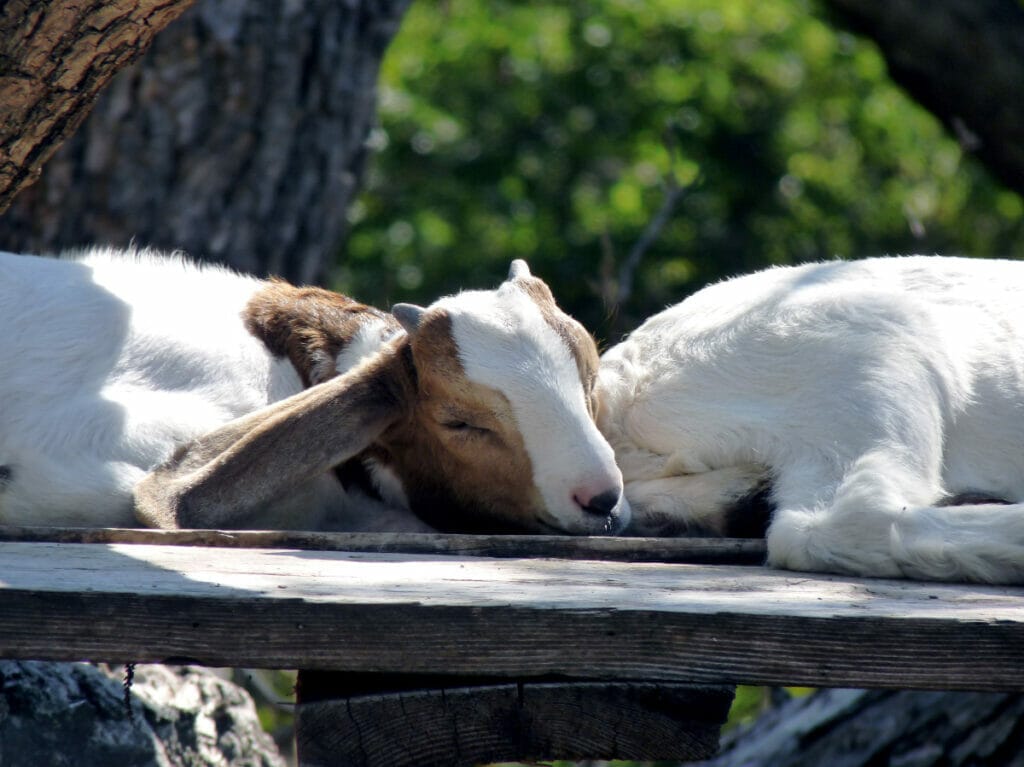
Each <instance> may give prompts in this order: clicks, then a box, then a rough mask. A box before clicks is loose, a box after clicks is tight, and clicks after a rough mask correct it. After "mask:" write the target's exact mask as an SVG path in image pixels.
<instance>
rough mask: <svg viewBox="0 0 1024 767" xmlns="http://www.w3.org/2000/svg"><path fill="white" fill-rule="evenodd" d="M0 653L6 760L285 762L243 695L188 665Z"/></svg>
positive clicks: (273, 765)
mask: <svg viewBox="0 0 1024 767" xmlns="http://www.w3.org/2000/svg"><path fill="white" fill-rule="evenodd" d="M123 674H124V669H123V668H122V667H109V668H108V667H105V666H102V665H91V664H87V663H43V662H37V661H8V660H0V765H4V767H22V766H24V767H39V766H40V765H47V766H48V767H65V766H66V767H111V765H117V766H118V767H200V765H211V766H212V765H216V767H284V765H285V761H284V760H283V759H282V757H281V755H280V754H279V753H278V750H277V747H276V746H275V745H274V742H273V740H272V739H271V738H270V736H269V735H267V734H266V733H264V732H263V731H262V729H261V728H260V725H259V720H258V719H257V716H256V709H255V706H254V705H253V702H252V699H251V698H250V697H249V695H248V693H246V692H245V691H244V690H242V689H241V688H240V687H237V686H236V685H234V684H232V683H230V682H228V681H226V680H224V679H221V678H220V677H219V676H217V675H216V674H215V673H214V672H212V671H209V670H207V669H201V668H195V667H189V666H184V667H175V666H148V665H147V666H138V667H136V669H135V679H134V683H133V685H132V688H131V703H132V712H133V716H132V717H131V718H129V715H128V712H127V710H126V708H125V704H124V689H123V685H122V679H123Z"/></svg>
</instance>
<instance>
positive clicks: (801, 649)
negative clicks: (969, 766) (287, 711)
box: [0, 536, 1024, 690]
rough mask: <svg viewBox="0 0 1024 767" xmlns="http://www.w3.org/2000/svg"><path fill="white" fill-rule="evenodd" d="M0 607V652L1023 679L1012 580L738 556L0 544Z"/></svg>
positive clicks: (630, 676)
mask: <svg viewBox="0 0 1024 767" xmlns="http://www.w3.org/2000/svg"><path fill="white" fill-rule="evenodd" d="M442 538H443V536H442ZM628 543H629V544H630V545H631V546H642V541H638V540H634V541H629V542H628ZM0 615H2V616H3V620H0V657H6V658H36V659H48V660H98V661H110V662H128V661H137V662H147V661H150V662H161V661H181V660H189V661H193V662H197V663H201V664H206V665H214V666H224V665H234V666H254V667H268V668H303V669H333V670H342V671H350V672H372V673H394V674H431V673H438V671H439V670H443V671H444V672H445V673H448V674H457V675H465V676H483V677H488V678H507V679H516V680H523V679H530V678H538V679H546V678H551V677H552V676H554V677H572V678H574V679H578V680H587V679H592V680H598V681H606V680H643V681H645V682H656V681H661V682H682V683H690V684H692V683H728V684H736V683H743V684H768V685H808V686H856V687H891V688H932V689H962V690H1024V589H1019V588H996V587H982V586H977V587H976V586H959V585H941V584H928V583H913V582H909V581H887V580H860V579H856V578H844V577H836V576H824V575H809V574H801V573H792V572H782V571H774V570H769V569H766V568H762V567H749V566H735V565H714V566H707V565H693V564H679V563H659V562H639V563H638V562H615V561H597V560H585V559H584V560H581V559H577V560H568V559H551V558H526V557H523V556H518V557H508V558H493V557H475V556H460V555H450V554H424V553H419V554H399V553H390V554H389V553H365V552H364V553H351V552H345V551H327V550H321V551H313V550H298V549H289V548H283V549H258V548H197V547H193V546H177V545H166V544H128V543H111V544H78V543H47V542H23V541H19V542H0ZM570 639H571V641H570Z"/></svg>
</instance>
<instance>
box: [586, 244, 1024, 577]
mask: <svg viewBox="0 0 1024 767" xmlns="http://www.w3.org/2000/svg"><path fill="white" fill-rule="evenodd" d="M598 397H599V400H600V403H601V407H600V413H599V417H598V422H599V426H600V428H601V429H602V431H603V433H604V434H605V436H606V437H607V438H608V439H609V441H610V442H611V444H612V446H613V447H614V448H615V451H616V457H617V460H618V462H619V465H620V467H621V469H622V471H623V475H624V478H625V482H626V497H627V498H628V500H629V503H630V505H631V507H632V512H633V520H634V521H633V527H632V531H633V532H634V533H637V534H652V533H655V534H656V533H659V532H661V533H664V532H668V533H673V534H677V533H681V532H686V531H694V530H701V531H705V532H711V533H728V532H729V531H730V529H731V526H732V525H733V524H734V523H735V522H736V519H735V516H734V514H733V511H734V506H735V504H736V501H737V500H740V499H743V498H746V497H749V496H750V495H751V494H752V493H755V494H756V493H757V491H758V490H759V488H760V487H761V485H762V483H767V487H768V493H767V495H768V497H769V498H770V500H771V503H772V505H773V506H774V507H775V509H776V510H775V512H774V516H773V519H772V521H771V526H770V528H769V530H768V552H769V563H770V564H772V565H775V566H779V567H783V568H790V569H796V570H824V571H831V572H842V573H852V574H858V575H873V576H901V575H903V576H910V577H919V578H924V579H938V580H977V581H990V582H1005V583H1011V582H1024V263H1019V262H1010V261H994V260H975V259H960V258H939V257H920V256H917V257H907V258H882V259H871V260H866V261H857V262H849V263H843V262H833V263H819V264H810V265H805V266H799V267H791V268H776V269H770V270H768V271H764V272H760V273H757V274H753V275H750V276H746V277H741V278H738V279H734V280H729V281H726V282H723V283H720V284H717V285H713V286H711V287H708V288H706V289H704V290H701V291H699V292H698V293H696V294H695V295H693V296H692V297H690V298H689V299H687V300H685V301H683V302H682V303H681V304H678V305H676V306H674V307H671V308H669V309H667V310H666V311H664V312H662V313H660V314H658V315H656V316H654V317H652V318H651V319H649V320H648V321H647V322H646V323H645V324H643V325H642V326H641V327H640V328H639V329H638V330H637V331H636V332H634V333H633V334H632V335H631V336H630V337H629V338H628V339H627V340H626V341H624V342H623V343H621V344H619V345H618V346H616V347H614V348H612V349H611V350H609V351H608V352H607V353H606V354H605V355H604V357H603V359H602V361H601V370H600V380H599V384H598Z"/></svg>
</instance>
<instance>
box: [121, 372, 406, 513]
mask: <svg viewBox="0 0 1024 767" xmlns="http://www.w3.org/2000/svg"><path fill="white" fill-rule="evenodd" d="M403 370H404V369H403V368H402V364H401V360H400V357H399V355H398V354H397V353H391V354H387V353H382V354H380V355H378V356H377V357H376V358H375V359H374V361H373V362H372V363H370V364H369V365H366V366H363V367H360V368H359V369H357V370H355V371H353V372H352V373H349V374H347V375H343V376H338V377H336V378H332V379H330V380H328V381H326V382H324V383H322V384H318V385H316V386H313V387H311V388H309V389H306V390H305V391H303V392H300V393H299V394H296V395H294V396H292V397H289V398H288V399H284V400H281V401H280V402H276V403H274V404H272V405H269V406H268V407H266V408H263V409H262V410H258V411H257V412H255V413H251V414H249V415H246V416H243V417H242V418H238V419H236V420H234V421H231V422H229V423H227V424H225V425H224V426H222V427H220V428H219V429H216V430H214V431H212V432H210V433H208V434H205V435H203V436H202V437H200V438H198V439H196V440H195V441H193V442H192V443H190V444H188V445H185V446H184V447H182V448H181V449H180V450H178V452H177V453H176V454H175V455H174V456H173V457H172V458H171V459H170V460H169V461H167V462H166V463H164V464H163V465H162V466H159V467H157V468H156V469H155V470H153V471H152V472H150V473H149V474H147V475H146V476H145V477H143V479H142V480H141V481H140V482H139V483H138V484H137V485H136V486H135V488H134V491H133V494H134V502H135V515H136V517H137V518H138V519H139V521H140V522H142V523H143V524H146V525H149V526H151V527H162V528H218V527H219V528H238V527H245V526H246V523H247V521H248V520H250V519H252V518H253V516H254V515H255V514H257V513H258V512H260V511H261V510H263V509H265V508H266V507H267V506H268V505H269V504H271V503H272V502H273V501H274V500H275V499H277V498H279V497H281V496H282V495H283V494H284V493H287V492H288V491H289V490H291V489H293V488H295V487H298V486H300V485H301V484H302V483H304V482H306V481H309V480H312V479H313V478H315V477H316V476H317V475H319V474H322V473H326V472H328V471H330V470H331V469H332V468H333V467H335V466H337V465H339V464H341V463H343V462H344V461H346V460H348V459H349V458H351V457H353V456H355V455H358V454H359V453H361V452H362V451H363V450H365V449H366V448H367V447H369V446H370V445H371V444H373V442H374V441H376V440H377V438H378V437H379V436H380V435H381V434H382V433H383V432H384V431H385V430H386V429H387V428H388V427H389V426H390V425H391V424H393V423H394V422H395V421H396V420H397V419H398V418H400V417H401V416H402V414H403V413H404V409H405V407H406V404H407V401H408V400H407V397H406V395H405V388H406V384H405V383H403V379H402V378H401V376H402V375H403Z"/></svg>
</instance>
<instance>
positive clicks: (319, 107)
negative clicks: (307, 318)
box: [0, 0, 409, 283]
mask: <svg viewBox="0 0 1024 767" xmlns="http://www.w3.org/2000/svg"><path fill="white" fill-rule="evenodd" d="M408 2H409V0H347V1H346V2H332V3H283V2H279V1H278V0H249V1H248V2H245V3H239V2H237V0H204V2H202V3H199V4H197V5H196V6H195V7H193V8H192V9H191V10H190V11H189V12H188V13H186V14H185V15H183V16H182V17H181V18H180V19H179V20H178V21H177V22H176V23H175V24H172V25H170V26H169V27H168V28H167V29H166V30H165V31H164V32H163V33H162V34H161V35H160V36H159V37H158V38H157V39H156V41H155V42H154V44H153V46H152V47H151V49H150V50H149V52H148V53H147V54H146V56H145V57H143V58H142V59H141V60H140V61H139V62H138V63H137V64H136V65H135V66H134V67H132V68H131V69H128V70H126V71H124V72H122V73H121V74H120V75H119V76H118V77H116V78H114V80H113V82H111V84H110V86H109V87H108V88H107V89H106V91H105V92H104V93H103V95H102V96H101V98H100V99H99V100H98V102H97V104H96V107H95V109H94V110H93V113H92V114H91V116H90V117H89V119H88V120H87V121H86V122H85V123H84V124H83V125H82V127H81V129H80V130H79V131H78V133H77V134H76V135H75V136H74V137H72V138H71V139H70V140H69V141H67V142H66V143H65V145H64V146H63V147H62V148H61V150H60V151H59V152H58V153H57V154H56V155H55V156H54V157H53V158H52V159H51V160H50V162H49V163H48V164H47V167H46V169H45V170H44V172H43V174H42V177H41V178H40V180H39V182H38V183H37V184H36V185H35V186H33V187H31V188H29V189H28V190H26V191H25V192H24V193H23V194H22V195H21V196H20V197H19V198H18V199H17V200H16V201H15V203H14V204H13V205H12V207H11V209H10V210H9V211H8V212H7V214H6V215H5V216H3V217H2V218H0V247H2V248H4V249H7V250H16V251H22V252H52V251H56V250H60V249H64V248H68V247H75V246H80V245H85V244H93V243H106V244H110V245H114V246H119V247H124V246H127V245H128V244H129V243H130V242H131V241H133V240H134V242H135V243H136V244H138V245H140V246H142V245H147V246H154V247H158V248H162V249H182V250H185V251H186V252H188V253H189V254H191V255H193V256H196V257H200V258H207V259H211V260H219V261H224V262H227V263H229V264H231V265H233V266H235V267H237V268H239V269H242V270H245V271H250V272H254V273H258V274H264V273H268V272H272V273H275V274H280V275H282V276H284V277H286V278H287V279H289V280H292V281H296V282H303V283H307V282H317V281H321V280H322V279H323V278H324V277H325V274H326V270H327V266H328V264H329V263H330V261H331V260H332V256H333V251H334V250H335V249H336V248H337V247H338V246H339V244H340V242H341V240H342V238H343V236H344V232H345V228H346V218H345V211H346V207H347V206H348V203H349V201H350V200H351V198H352V197H353V195H354V194H355V192H356V188H357V186H358V183H359V180H360V176H361V172H362V168H363V164H364V157H365V154H366V139H367V135H368V132H369V130H370V128H371V126H372V124H373V121H374V118H375V107H376V79H377V73H378V68H379V64H380V60H381V57H382V55H383V53H384V50H385V48H386V46H387V44H388V43H389V42H390V40H391V38H392V37H393V35H394V33H395V32H396V31H397V27H398V22H399V20H400V17H401V15H402V12H403V11H404V10H405V8H406V6H407V5H408Z"/></svg>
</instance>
